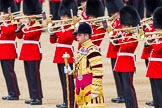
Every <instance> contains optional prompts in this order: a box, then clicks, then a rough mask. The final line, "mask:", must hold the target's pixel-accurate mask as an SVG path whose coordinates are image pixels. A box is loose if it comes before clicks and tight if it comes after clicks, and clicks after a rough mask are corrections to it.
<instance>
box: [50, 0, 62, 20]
mask: <svg viewBox="0 0 162 108" xmlns="http://www.w3.org/2000/svg"><path fill="white" fill-rule="evenodd" d="M60 2H61V0H49V6H50V14H51V15H52V16H53V17H52V20H59V19H60V17H59V15H58V9H59V6H60Z"/></svg>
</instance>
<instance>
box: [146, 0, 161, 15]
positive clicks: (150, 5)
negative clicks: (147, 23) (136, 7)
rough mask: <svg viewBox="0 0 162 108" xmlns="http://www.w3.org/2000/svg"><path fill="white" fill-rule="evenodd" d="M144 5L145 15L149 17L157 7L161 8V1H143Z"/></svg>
mask: <svg viewBox="0 0 162 108" xmlns="http://www.w3.org/2000/svg"><path fill="white" fill-rule="evenodd" d="M145 4H146V10H147V14H149V15H151V14H153V12H154V10H155V9H156V8H157V7H160V6H162V1H161V0H145Z"/></svg>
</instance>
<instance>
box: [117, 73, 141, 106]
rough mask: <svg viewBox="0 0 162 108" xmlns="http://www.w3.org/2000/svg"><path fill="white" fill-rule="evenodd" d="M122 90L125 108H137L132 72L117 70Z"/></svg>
mask: <svg viewBox="0 0 162 108" xmlns="http://www.w3.org/2000/svg"><path fill="white" fill-rule="evenodd" d="M118 73H119V75H120V77H121V82H122V86H123V92H124V100H125V105H126V108H138V103H137V98H136V92H135V89H134V86H133V75H134V72H118Z"/></svg>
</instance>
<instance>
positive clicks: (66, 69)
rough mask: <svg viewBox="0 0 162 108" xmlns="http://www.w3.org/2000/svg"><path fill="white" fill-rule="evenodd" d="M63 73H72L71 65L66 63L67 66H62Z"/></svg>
mask: <svg viewBox="0 0 162 108" xmlns="http://www.w3.org/2000/svg"><path fill="white" fill-rule="evenodd" d="M64 73H65V74H68V75H71V74H72V70H71V67H70V66H69V65H68V68H66V66H64Z"/></svg>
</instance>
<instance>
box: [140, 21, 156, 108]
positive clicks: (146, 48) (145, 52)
mask: <svg viewBox="0 0 162 108" xmlns="http://www.w3.org/2000/svg"><path fill="white" fill-rule="evenodd" d="M143 27H144V31H145V33H148V32H154V31H155V28H154V26H153V24H145V25H144V26H143ZM146 38H147V37H146ZM151 51H152V46H150V45H148V44H147V43H144V48H143V51H142V55H141V59H144V60H145V65H146V67H147V66H148V62H149V60H148V59H149V57H150V54H151ZM151 89H154V88H151ZM146 105H149V106H154V101H153V100H152V101H147V102H146Z"/></svg>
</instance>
